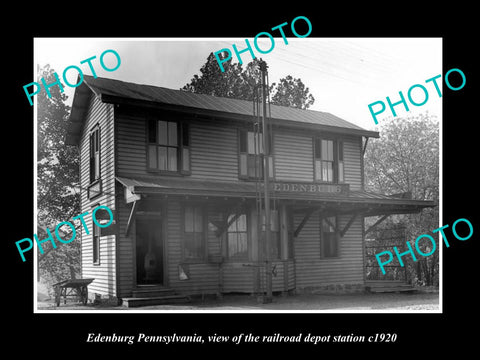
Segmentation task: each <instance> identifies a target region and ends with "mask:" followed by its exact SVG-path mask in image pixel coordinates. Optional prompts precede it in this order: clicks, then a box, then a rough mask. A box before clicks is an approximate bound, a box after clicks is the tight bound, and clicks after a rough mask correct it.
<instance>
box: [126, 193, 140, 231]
mask: <svg viewBox="0 0 480 360" xmlns="http://www.w3.org/2000/svg"><path fill="white" fill-rule="evenodd" d="M138 201H139V200H134V201H133V204H132V209H131V210H130V216H129V217H128V221H127V228H126V229H125V236H128V234H129V233H130V228H131V227H132V223H133V221H134V220H135V214H136V212H137V207H138Z"/></svg>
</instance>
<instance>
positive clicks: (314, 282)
mask: <svg viewBox="0 0 480 360" xmlns="http://www.w3.org/2000/svg"><path fill="white" fill-rule="evenodd" d="M270 111H271V131H270V134H269V135H270V139H271V145H270V147H271V156H269V158H268V161H269V164H270V174H269V176H270V183H271V187H270V192H269V194H270V198H271V200H270V205H271V206H270V207H271V219H270V220H271V221H270V224H269V226H270V230H271V238H270V244H269V247H268V248H269V249H270V256H269V258H270V259H271V261H272V262H271V265H272V266H271V268H272V287H273V291H274V292H277V291H278V292H287V291H292V290H301V289H305V288H321V287H325V286H345V287H347V288H351V289H358V290H362V289H363V288H364V286H365V275H364V274H365V271H364V263H365V259H364V232H365V229H364V217H366V216H375V215H383V214H394V213H411V212H418V211H420V210H421V209H422V208H424V207H427V206H432V203H430V202H425V201H418V200H411V199H400V198H393V197H389V196H385V195H380V194H373V193H370V192H366V191H365V190H364V174H363V154H364V151H365V146H366V144H367V140H368V138H370V137H374V138H377V137H378V136H379V134H378V133H377V132H373V131H367V130H365V129H362V128H360V127H358V126H356V125H354V124H351V123H349V122H347V121H345V120H342V119H340V118H338V117H336V116H334V115H332V114H329V113H325V112H319V111H310V110H300V109H295V108H289V107H282V106H275V105H271V108H270ZM69 121H70V123H69V133H68V136H67V144H69V145H76V146H78V147H79V149H80V157H81V161H80V182H81V187H82V192H81V194H82V196H81V210H82V212H85V211H90V210H91V209H93V208H94V207H96V206H97V205H107V206H108V207H109V208H110V209H112V210H113V213H114V216H115V224H114V225H111V226H110V227H109V228H106V229H105V230H107V231H106V232H105V231H103V232H102V231H101V230H103V229H99V228H97V227H96V226H94V224H93V223H91V222H90V223H87V226H88V227H89V229H91V231H90V233H89V234H87V233H86V232H85V231H83V233H82V235H81V241H82V259H81V263H82V276H83V277H86V278H87V277H88V278H95V280H94V281H93V282H92V284H91V285H90V286H89V290H90V294H91V295H92V294H93V295H92V296H94V295H96V296H97V297H99V296H100V297H102V298H103V297H105V298H114V299H118V300H121V299H127V298H132V297H135V296H145V295H146V294H145V292H146V291H148V289H151V290H159V289H161V287H164V288H168V289H173V290H175V291H176V292H177V293H180V294H221V293H229V292H245V293H262V292H264V291H265V280H266V279H265V278H266V277H265V259H266V254H265V248H266V246H265V236H264V234H265V226H266V224H265V216H264V210H263V209H264V204H263V203H262V202H261V196H260V195H261V193H262V191H263V185H262V184H263V182H262V181H260V180H261V179H262V175H261V171H260V172H259V171H258V169H259V168H260V167H261V166H258V165H259V164H262V163H263V158H262V156H263V155H262V143H261V141H258V140H257V141H256V139H258V138H259V137H258V133H256V132H255V131H254V123H255V121H256V117H254V116H253V106H252V103H251V102H248V101H243V100H235V99H228V98H219V97H213V96H207V95H200V94H193V93H189V92H184V91H180V90H171V89H166V88H161V87H155V86H147V85H138V84H133V83H127V82H123V81H118V80H110V79H104V78H103V79H102V78H93V77H91V76H85V78H84V81H83V83H82V84H81V85H80V86H78V87H77V88H76V91H75V96H74V100H73V105H72V112H71V116H70V120H69Z"/></svg>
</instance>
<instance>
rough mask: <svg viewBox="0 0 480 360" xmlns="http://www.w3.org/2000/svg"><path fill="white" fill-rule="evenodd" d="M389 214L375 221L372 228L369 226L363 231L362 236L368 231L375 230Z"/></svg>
mask: <svg viewBox="0 0 480 360" xmlns="http://www.w3.org/2000/svg"><path fill="white" fill-rule="evenodd" d="M390 215H391V214H386V215H383V216H382V217H381V218H380V219H378V220H377V222H376V223H375V224H373V225H372V226H370V227H369V228H368V229H367V230H365V232H364V233H363V235H364V236H365V235H367V234H368V233H369V232H370V231H372V230H373V229H375V228H376V227H377V226H378V225H379V224H380V223H381V222H383V221H384V220H385V219H386V218H387V217H389V216H390Z"/></svg>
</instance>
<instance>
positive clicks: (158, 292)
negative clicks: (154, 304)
mask: <svg viewBox="0 0 480 360" xmlns="http://www.w3.org/2000/svg"><path fill="white" fill-rule="evenodd" d="M169 295H175V290H173V289H171V288H168V287H163V286H151V287H149V286H146V287H144V286H140V287H137V288H136V289H134V290H132V297H134V298H135V297H139V298H145V297H160V296H169Z"/></svg>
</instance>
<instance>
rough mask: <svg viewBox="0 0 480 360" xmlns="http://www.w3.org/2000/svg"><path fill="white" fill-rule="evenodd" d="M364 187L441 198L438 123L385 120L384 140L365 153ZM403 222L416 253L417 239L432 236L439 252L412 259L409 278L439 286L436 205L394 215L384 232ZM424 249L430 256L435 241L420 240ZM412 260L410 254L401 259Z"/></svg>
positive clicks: (373, 143)
mask: <svg viewBox="0 0 480 360" xmlns="http://www.w3.org/2000/svg"><path fill="white" fill-rule="evenodd" d="M365 180H366V189H367V190H371V191H375V192H378V193H382V194H387V195H392V194H398V193H407V192H408V193H410V194H411V196H412V198H413V199H419V200H431V201H434V202H435V203H436V204H437V205H438V200H439V125H438V122H437V121H436V119H435V118H434V117H432V116H430V115H429V114H428V113H427V114H425V115H420V116H418V117H411V118H396V119H393V120H391V121H388V122H384V123H383V125H382V126H381V129H380V139H375V140H370V141H369V143H368V147H367V151H366V154H365ZM398 224H402V225H403V226H404V227H405V228H406V239H405V240H408V241H410V244H411V245H412V248H413V249H415V239H416V238H417V237H418V236H420V235H422V234H429V235H431V236H433V237H434V238H435V239H436V242H437V243H436V246H437V251H435V252H434V253H433V254H432V255H430V256H428V257H422V256H417V260H418V261H417V262H413V261H409V262H408V264H409V265H408V267H407V270H408V272H409V277H410V279H412V280H413V281H416V282H418V283H421V284H425V285H434V284H438V259H439V256H438V248H439V243H438V234H435V235H434V234H432V230H434V229H436V228H438V227H439V226H440V225H439V217H438V206H436V207H435V208H427V209H424V210H422V212H421V213H419V214H409V215H396V216H390V218H389V220H388V221H385V222H384V223H383V224H382V226H383V228H386V227H391V226H394V225H398ZM419 245H420V249H421V250H422V251H423V252H424V253H429V248H428V247H430V249H431V243H430V242H429V241H421V242H419ZM407 258H411V257H410V255H408V256H405V257H404V258H403V259H407Z"/></svg>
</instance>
